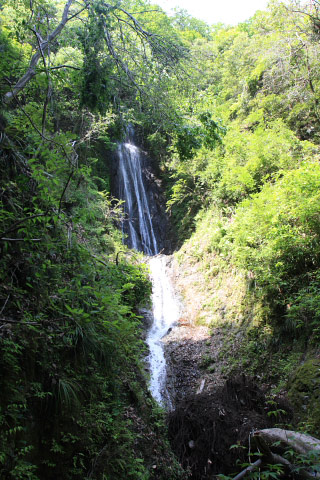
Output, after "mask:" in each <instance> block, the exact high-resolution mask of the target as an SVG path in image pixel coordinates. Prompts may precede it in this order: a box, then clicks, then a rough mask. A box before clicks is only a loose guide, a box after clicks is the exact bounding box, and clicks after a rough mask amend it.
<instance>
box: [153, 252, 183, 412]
mask: <svg viewBox="0 0 320 480" xmlns="http://www.w3.org/2000/svg"><path fill="white" fill-rule="evenodd" d="M149 264H150V271H151V279H152V305H153V310H152V313H153V323H152V326H151V328H150V330H149V332H148V336H147V344H148V346H149V351H150V354H149V364H150V373H151V381H150V391H151V393H152V395H153V397H154V398H155V399H156V400H157V401H158V403H160V405H162V406H167V407H168V408H169V409H171V407H172V404H171V401H170V395H169V392H168V390H167V388H166V373H167V372H166V360H165V356H164V351H163V345H162V341H161V339H162V338H163V337H164V336H165V335H166V334H167V333H168V330H169V329H170V328H171V327H172V326H173V325H175V324H176V323H177V321H178V319H179V316H180V305H179V302H178V300H177V298H176V296H175V294H174V291H173V288H172V285H171V282H170V279H169V276H168V272H167V257H166V256H165V255H158V256H156V257H153V258H151V259H150V260H149Z"/></svg>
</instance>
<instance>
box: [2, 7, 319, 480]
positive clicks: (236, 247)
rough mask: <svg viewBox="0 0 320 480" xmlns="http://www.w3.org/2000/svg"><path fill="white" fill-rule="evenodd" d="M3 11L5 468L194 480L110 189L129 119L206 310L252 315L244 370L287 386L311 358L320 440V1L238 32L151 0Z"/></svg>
mask: <svg viewBox="0 0 320 480" xmlns="http://www.w3.org/2000/svg"><path fill="white" fill-rule="evenodd" d="M0 16H1V24H0V27H1V29H0V52H1V56H0V97H1V106H0V107H1V110H0V127H1V134H0V152H1V158H0V161H1V171H2V178H1V185H0V201H1V204H0V229H1V234H0V248H1V259H0V268H1V291H0V300H1V305H0V356H1V378H0V382H1V399H0V408H1V409H0V422H1V433H0V440H1V442H0V464H1V467H0V472H1V473H0V476H1V478H3V479H30V480H37V479H43V478H45V479H51V478H52V479H53V478H61V479H72V478H92V479H103V478H104V479H107V478H108V479H115V478H123V479H127V478H128V479H129V478H132V479H147V478H158V479H161V478H163V479H170V480H171V479H172V480H173V479H174V478H183V474H182V473H181V470H180V467H179V465H178V464H177V462H176V461H175V460H174V457H173V456H172V455H171V453H170V449H169V447H168V445H167V443H166V439H165V429H164V426H163V424H162V417H161V415H160V414H159V412H158V411H157V408H156V407H155V405H154V403H153V401H152V400H151V399H150V398H149V397H148V395H147V393H146V387H145V384H146V379H145V375H144V373H143V372H144V369H143V363H142V362H143V356H144V346H143V342H142V341H141V338H140V337H141V319H140V317H139V315H138V307H139V306H141V305H145V304H146V303H148V299H149V295H150V284H149V281H148V278H147V269H146V266H145V265H144V264H143V260H142V258H140V257H137V255H135V256H134V257H133V256H130V252H128V250H127V249H126V247H124V246H123V245H122V244H121V234H120V233H119V231H118V230H117V228H116V224H117V221H118V220H119V218H120V217H121V206H119V205H118V203H117V202H116V201H115V200H114V199H111V198H110V175H109V170H108V165H109V163H108V162H109V160H110V158H111V157H112V149H113V148H114V145H115V142H116V141H117V140H119V139H121V138H122V136H123V135H124V131H125V126H126V124H127V123H128V122H130V121H131V122H133V123H134V124H135V125H136V126H137V129H138V131H139V135H140V138H141V139H142V140H141V141H142V142H144V146H145V147H146V148H147V149H148V150H149V151H150V152H151V153H152V154H153V156H154V158H156V159H157V160H158V165H159V171H161V175H162V177H163V179H164V181H165V184H166V193H167V199H168V203H167V207H168V213H169V215H170V218H171V220H172V223H173V224H174V227H175V229H176V237H177V239H178V242H177V243H178V245H179V247H181V250H180V252H179V255H178V259H179V261H180V262H181V264H182V265H185V266H186V267H188V262H189V261H192V262H193V263H196V264H198V265H199V268H200V270H201V272H202V274H203V278H205V280H206V284H205V289H206V290H207V292H208V298H207V302H208V303H207V304H206V305H204V310H205V311H206V316H207V318H206V322H207V323H209V322H211V324H212V326H215V325H217V324H219V325H221V324H222V323H223V324H224V325H227V326H228V327H229V326H230V325H231V326H230V329H232V325H235V324H236V325H237V326H238V327H239V325H240V326H241V328H242V330H241V334H242V336H243V341H242V343H241V344H240V346H239V352H240V356H239V361H238V363H237V362H236V363H235V361H234V360H235V359H234V358H233V359H232V358H230V368H235V369H241V370H243V369H246V370H247V371H249V372H250V373H255V374H260V373H261V371H262V372H263V373H262V375H264V376H265V377H264V379H265V380H266V381H270V382H273V383H276V385H279V381H280V380H281V381H282V382H285V381H286V380H287V377H288V374H289V373H290V369H292V367H293V366H295V365H299V364H300V363H301V359H302V358H305V356H307V357H308V362H307V363H306V364H304V366H303V367H301V368H302V369H303V368H304V370H302V371H301V376H300V377H299V376H297V377H296V378H295V379H294V381H293V382H292V383H291V386H290V387H289V390H290V392H291V397H292V401H293V403H294V404H295V406H296V409H297V411H298V412H301V406H302V405H304V406H306V411H304V412H303V415H302V417H303V418H302V419H303V420H305V421H306V422H308V425H307V429H308V430H309V431H311V432H312V433H318V434H319V432H320V424H319V418H320V412H319V410H318V409H317V408H316V404H317V399H318V394H319V381H318V377H317V375H318V370H319V369H318V360H317V358H318V354H319V352H318V351H317V344H318V341H319V338H320V284H319V281H320V240H319V233H320V218H319V211H320V196H319V191H320V190H319V187H320V166H319V141H320V127H319V115H320V112H319V89H320V75H319V69H318V65H319V55H320V49H319V41H320V36H319V23H320V15H319V4H318V2H317V1H316V0H312V1H311V2H307V3H306V5H304V4H303V3H300V2H298V1H292V2H288V3H286V4H285V5H284V4H283V3H282V2H276V1H275V2H271V4H270V8H269V10H268V12H257V13H256V14H255V16H254V17H253V18H251V19H250V20H248V21H247V22H244V23H242V24H239V25H238V26H236V27H228V26H224V25H220V24H219V25H214V26H212V27H209V26H208V25H206V24H205V23H204V22H201V21H199V20H197V19H194V18H192V17H190V16H189V15H188V14H187V13H186V12H185V11H177V12H176V14H175V15H174V16H172V17H168V16H167V15H166V14H165V13H164V12H162V11H161V9H160V8H158V7H155V6H152V5H150V4H149V3H148V2H147V1H144V0H123V1H122V2H121V1H120V2H116V1H114V2H113V1H112V2H111V3H110V4H107V3H105V2H103V1H101V0H93V1H87V0H84V1H80V2H73V1H72V0H69V1H67V2H63V1H58V0H33V1H31V2H29V1H27V0H19V1H13V0H5V1H3V2H1V10H0ZM30 59H31V60H30ZM119 252H121V254H119ZM190 258H191V260H190ZM235 272H236V273H235ZM231 277H234V278H236V279H237V280H235V283H234V284H236V286H237V288H238V291H239V294H238V295H237V296H236V298H235V299H234V298H233V302H232V304H231V303H229V304H228V303H227V301H222V300H221V296H220V297H219V296H218V295H216V293H215V292H216V291H217V287H219V288H222V289H225V290H227V289H228V282H227V279H230V278H231ZM239 279H240V280H239ZM237 282H238V283H237ZM234 284H233V285H234ZM223 302H224V303H223ZM221 310H223V315H222V314H221ZM208 311H209V313H208ZM219 312H220V313H219ZM229 338H231V339H232V338H233V337H232V335H229ZM275 349H276V350H277V352H275ZM229 350H230V349H229ZM227 352H228V345H227V346H226V353H225V355H226V357H227V356H228V353H227ZM239 352H238V353H239ZM270 352H271V353H270ZM232 354H233V353H232ZM270 354H271V355H272V358H275V359H276V360H275V361H276V362H277V367H278V368H276V369H272V368H271V366H270V362H269V361H270ZM308 366H309V367H310V368H307V367H308ZM306 368H307V370H308V371H306ZM307 378H308V382H307V381H305V380H306V379H307ZM304 381H305V383H303V382H304ZM299 382H300V383H299ZM312 382H313V383H312ZM281 385H282V386H283V385H284V383H282V384H281ZM310 385H313V386H312V387H311V386H310ZM314 385H316V386H315V387H314ZM287 389H288V387H287ZM297 391H298V392H299V394H297ZM305 397H307V399H308V402H309V403H308V402H307V403H308V404H307V405H306V398H305ZM157 457H158V459H159V458H160V460H158V461H157V460H156V458H157Z"/></svg>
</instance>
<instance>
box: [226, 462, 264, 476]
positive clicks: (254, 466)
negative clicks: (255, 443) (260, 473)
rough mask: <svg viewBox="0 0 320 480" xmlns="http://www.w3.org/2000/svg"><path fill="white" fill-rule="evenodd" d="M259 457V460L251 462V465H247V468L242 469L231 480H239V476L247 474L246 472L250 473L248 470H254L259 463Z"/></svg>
mask: <svg viewBox="0 0 320 480" xmlns="http://www.w3.org/2000/svg"><path fill="white" fill-rule="evenodd" d="M261 463H262V462H261V459H260V458H259V460H257V461H256V462H254V463H252V464H251V465H249V466H248V467H247V468H245V469H244V470H242V472H240V473H238V475H236V476H235V477H233V479H232V480H241V478H243V477H245V476H246V475H247V473H250V472H253V471H254V470H256V469H257V468H259V467H260V465H261Z"/></svg>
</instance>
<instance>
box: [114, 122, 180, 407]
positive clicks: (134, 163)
mask: <svg viewBox="0 0 320 480" xmlns="http://www.w3.org/2000/svg"><path fill="white" fill-rule="evenodd" d="M117 158H118V164H117V178H118V189H117V195H118V197H119V199H121V200H123V201H124V212H125V218H124V221H123V223H122V231H123V233H124V234H125V235H126V238H125V242H126V243H127V244H128V246H129V247H131V248H135V249H136V250H140V251H143V252H144V253H145V254H146V255H148V256H150V257H151V258H150V259H149V265H150V276H151V280H152V286H153V289H152V290H153V293H152V303H153V309H152V318H153V321H152V325H151V327H150V330H149V332H148V334H147V345H148V347H149V356H148V363H149V367H150V387H149V388H150V391H151V393H152V395H153V397H154V398H155V399H156V400H157V401H158V403H159V404H161V405H163V406H166V407H168V408H170V407H171V402H170V397H169V394H168V391H167V389H166V360H165V356H164V349H163V344H162V338H163V337H164V336H165V335H166V333H167V332H168V329H169V328H170V327H172V326H173V325H174V323H175V322H177V320H178V317H179V303H178V302H177V300H176V298H175V295H174V292H173V288H172V286H171V282H170V279H169V276H168V273H167V265H166V264H167V258H168V257H166V256H165V255H159V251H160V249H161V248H162V243H161V242H162V240H161V239H160V238H159V237H160V236H162V238H163V237H164V236H165V228H164V225H162V224H161V223H162V220H163V224H164V223H165V222H166V219H165V217H163V216H161V215H159V214H158V215H157V225H156V222H155V219H154V215H153V214H152V212H157V208H156V207H157V206H156V199H155V195H154V193H152V189H150V188H149V189H148V188H147V187H148V181H147V177H146V175H145V174H144V169H145V168H146V164H145V162H146V157H145V156H144V155H143V152H142V151H141V150H140V149H139V148H138V147H137V146H136V145H135V144H134V143H133V141H132V131H130V130H129V132H128V138H127V140H126V142H124V143H121V144H119V145H118V149H117Z"/></svg>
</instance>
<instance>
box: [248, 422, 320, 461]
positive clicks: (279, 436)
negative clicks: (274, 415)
mask: <svg viewBox="0 0 320 480" xmlns="http://www.w3.org/2000/svg"><path fill="white" fill-rule="evenodd" d="M253 437H254V439H255V440H256V441H261V440H262V442H263V443H264V444H265V445H267V447H269V448H270V449H271V448H272V445H273V444H274V443H276V442H280V444H281V445H283V446H284V448H285V447H290V448H292V449H293V450H294V451H295V452H297V453H299V454H300V455H306V454H308V453H310V452H311V451H316V452H319V454H320V440H318V439H317V438H314V437H311V435H306V434H305V433H299V432H293V431H292V430H283V429H281V428H267V429H265V430H258V431H257V432H254V434H253Z"/></svg>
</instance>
